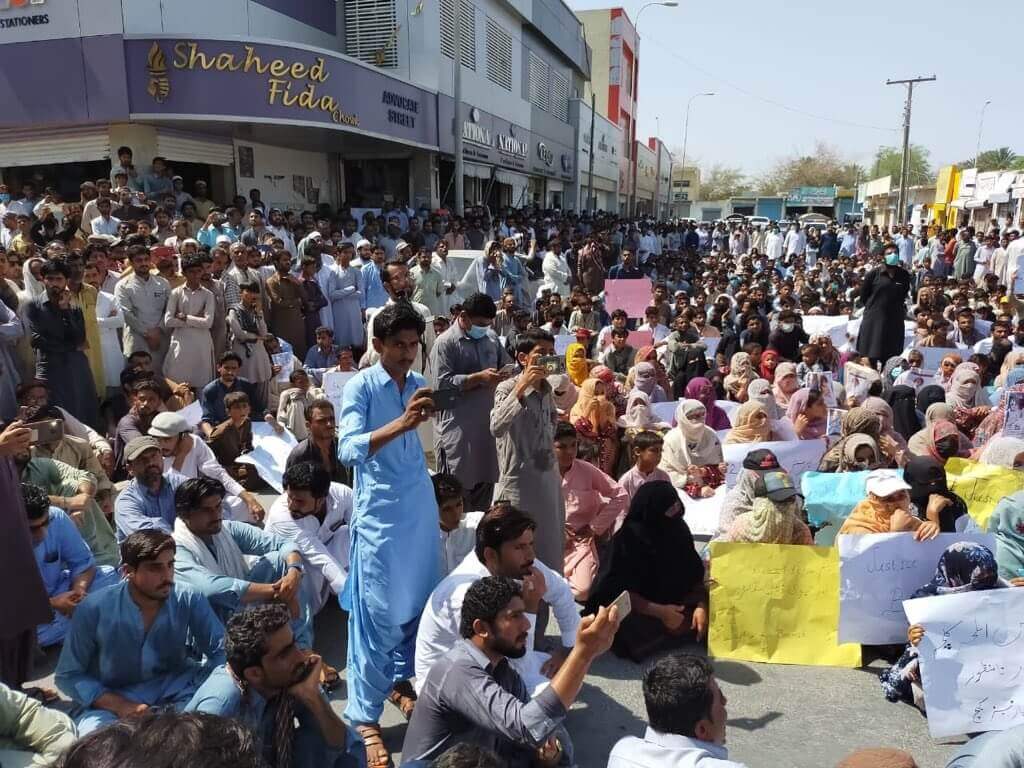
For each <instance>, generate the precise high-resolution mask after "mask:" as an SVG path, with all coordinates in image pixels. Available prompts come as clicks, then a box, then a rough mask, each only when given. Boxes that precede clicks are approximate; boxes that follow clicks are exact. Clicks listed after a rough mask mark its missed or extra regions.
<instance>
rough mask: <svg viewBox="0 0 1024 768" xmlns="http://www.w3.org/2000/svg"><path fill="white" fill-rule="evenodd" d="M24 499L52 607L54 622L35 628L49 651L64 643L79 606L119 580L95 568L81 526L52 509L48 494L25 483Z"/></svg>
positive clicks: (105, 568)
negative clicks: (79, 529) (50, 648)
mask: <svg viewBox="0 0 1024 768" xmlns="http://www.w3.org/2000/svg"><path fill="white" fill-rule="evenodd" d="M21 494H22V498H23V499H24V501H25V511H26V513H27V514H28V527H29V530H30V531H31V532H32V550H33V552H34V553H35V556H36V564H37V565H38V566H39V573H40V574H41V575H42V577H43V583H44V584H45V585H46V594H47V595H49V597H50V607H51V608H53V620H52V621H50V622H49V623H47V624H40V625H39V626H38V627H37V628H36V638H37V639H38V641H39V645H40V646H41V647H43V648H48V647H49V646H51V645H57V644H58V643H60V642H63V640H64V636H65V635H66V634H67V631H68V626H70V624H71V619H70V616H72V615H73V614H74V610H75V608H77V603H78V602H80V601H81V600H83V599H84V598H85V596H86V595H91V594H93V593H94V592H98V591H99V590H101V589H103V588H104V587H109V586H111V585H112V584H116V583H117V582H118V581H119V580H120V576H119V575H118V573H117V571H116V570H115V569H114V568H112V567H111V566H109V565H100V566H97V565H96V560H95V558H94V557H93V555H92V552H91V551H90V550H89V547H88V545H87V544H86V543H85V539H83V538H82V534H80V533H79V532H78V526H76V525H75V524H74V522H72V520H71V518H70V517H68V516H67V515H66V514H64V512H62V511H61V510H59V509H57V508H56V507H51V506H50V498H49V497H48V496H47V495H46V491H44V490H43V489H42V488H40V487H39V486H38V485H31V484H29V483H22V486H21Z"/></svg>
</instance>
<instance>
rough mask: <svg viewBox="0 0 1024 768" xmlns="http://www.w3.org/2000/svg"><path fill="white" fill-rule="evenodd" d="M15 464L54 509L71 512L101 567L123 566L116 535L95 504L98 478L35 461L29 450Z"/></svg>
mask: <svg viewBox="0 0 1024 768" xmlns="http://www.w3.org/2000/svg"><path fill="white" fill-rule="evenodd" d="M14 464H15V466H17V468H18V475H19V477H20V478H21V481H22V482H25V483H33V484H34V485H38V486H39V487H41V488H42V489H43V490H44V491H45V492H46V493H47V494H48V495H49V497H50V505H51V506H54V507H57V508H58V509H60V510H63V511H64V512H67V514H68V516H69V517H70V518H71V519H72V520H73V521H74V523H75V525H77V526H78V529H79V531H80V532H81V534H82V538H83V539H85V543H86V545H87V546H88V547H89V549H90V551H91V552H92V554H93V557H95V558H96V562H97V563H98V564H100V565H112V566H117V565H118V564H120V562H121V557H120V553H119V552H118V549H117V541H116V539H115V538H114V532H113V530H112V529H111V527H110V523H109V522H107V518H106V517H104V515H103V512H102V510H100V508H99V505H98V504H97V503H96V500H95V496H96V478H94V477H93V476H92V475H91V474H89V473H88V472H83V471H82V470H80V469H75V468H74V467H72V466H69V465H67V464H65V463H64V462H62V461H54V460H53V459H44V458H42V457H37V458H33V456H32V454H31V453H30V449H28V448H26V449H25V450H24V451H18V452H17V453H15V454H14Z"/></svg>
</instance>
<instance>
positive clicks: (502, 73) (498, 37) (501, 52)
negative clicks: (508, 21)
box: [487, 17, 512, 91]
mask: <svg viewBox="0 0 1024 768" xmlns="http://www.w3.org/2000/svg"><path fill="white" fill-rule="evenodd" d="M487 79H488V80H490V81H491V82H492V83H494V84H495V85H500V86H501V87H502V88H504V89H505V90H506V91H511V90H512V35H510V34H509V33H508V32H506V31H505V30H504V29H502V28H501V26H499V24H498V22H496V21H495V20H494V19H492V18H489V17H488V19H487Z"/></svg>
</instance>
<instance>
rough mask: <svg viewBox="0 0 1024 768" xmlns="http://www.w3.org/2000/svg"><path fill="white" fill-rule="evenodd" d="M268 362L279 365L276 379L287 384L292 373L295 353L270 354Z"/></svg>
mask: <svg viewBox="0 0 1024 768" xmlns="http://www.w3.org/2000/svg"><path fill="white" fill-rule="evenodd" d="M270 362H271V363H273V364H274V365H280V366H281V370H280V371H279V372H278V374H277V380H278V382H280V383H281V384H287V383H288V377H289V376H291V375H292V366H294V365H295V355H293V354H292V353H291V352H278V353H277V354H276V355H271V356H270Z"/></svg>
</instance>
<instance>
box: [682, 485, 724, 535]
mask: <svg viewBox="0 0 1024 768" xmlns="http://www.w3.org/2000/svg"><path fill="white" fill-rule="evenodd" d="M676 493H678V494H679V500H680V501H682V502H683V520H685V521H686V526H687V527H688V528H689V529H690V533H692V534H693V535H694V536H711V535H712V534H714V532H715V531H717V530H718V521H719V520H720V519H721V517H722V505H723V504H724V503H725V494H726V493H728V491H727V489H726V487H725V486H724V485H720V486H718V487H717V488H715V495H714V496H710V497H708V498H706V499H694V498H692V497H691V496H689V495H687V493H686V491H683V490H680V489H678V488H677V489H676Z"/></svg>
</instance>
